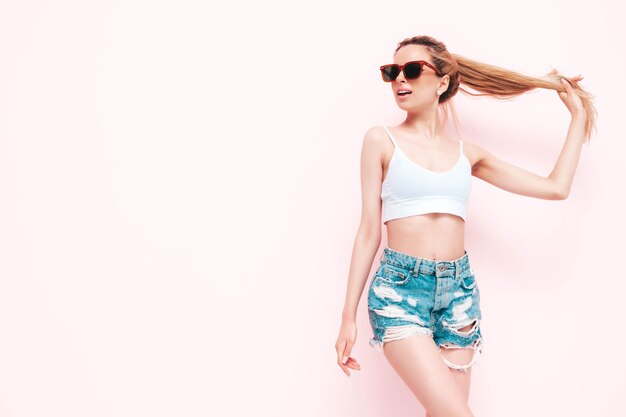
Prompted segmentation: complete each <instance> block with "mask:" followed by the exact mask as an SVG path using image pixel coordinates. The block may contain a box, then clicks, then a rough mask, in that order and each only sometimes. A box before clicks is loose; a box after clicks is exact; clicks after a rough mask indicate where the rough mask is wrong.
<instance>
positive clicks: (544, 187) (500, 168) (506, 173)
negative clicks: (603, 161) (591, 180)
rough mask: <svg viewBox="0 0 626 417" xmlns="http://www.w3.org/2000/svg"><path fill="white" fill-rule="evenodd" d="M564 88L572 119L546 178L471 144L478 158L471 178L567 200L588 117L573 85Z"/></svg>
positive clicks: (522, 192)
mask: <svg viewBox="0 0 626 417" xmlns="http://www.w3.org/2000/svg"><path fill="white" fill-rule="evenodd" d="M565 89H566V90H565V91H566V92H569V94H564V93H560V95H559V97H560V98H561V99H562V100H563V102H564V103H565V104H566V105H567V108H568V109H569V110H570V113H571V115H572V119H571V122H570V125H569V129H568V131H567V137H566V138H565V143H564V144H563V149H562V150H561V153H560V154H559V158H558V160H557V161H556V164H555V166H554V168H553V169H552V172H551V173H550V175H548V176H547V177H543V176H540V175H537V174H533V173H532V172H529V171H527V170H525V169H523V168H520V167H517V166H515V165H512V164H509V163H508V162H505V161H503V160H501V159H499V158H497V157H496V156H495V155H493V154H492V153H490V152H488V151H486V150H485V149H484V148H483V147H481V146H479V145H476V144H473V143H468V147H467V151H468V153H471V154H473V158H475V162H474V165H473V167H472V175H474V176H475V177H477V178H480V179H482V180H484V181H487V182H488V183H490V184H493V185H495V186H496V187H498V188H502V189H503V190H506V191H510V192H512V193H515V194H521V195H525V196H529V197H536V198H543V199H546V200H563V199H565V198H567V196H568V195H569V192H570V189H571V188H572V181H573V180H574V174H575V173H576V167H577V166H578V160H579V159H580V152H581V148H582V144H583V142H584V130H585V123H586V121H587V115H586V113H585V112H584V111H583V110H582V104H581V103H580V99H579V98H578V96H576V95H575V94H574V93H573V92H572V90H571V86H569V84H566V87H565ZM561 94H563V95H561Z"/></svg>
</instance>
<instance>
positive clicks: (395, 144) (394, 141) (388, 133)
mask: <svg viewBox="0 0 626 417" xmlns="http://www.w3.org/2000/svg"><path fill="white" fill-rule="evenodd" d="M383 127H384V128H385V130H386V131H387V135H389V139H391V141H392V142H393V146H395V147H398V144H397V143H396V140H395V139H394V138H393V135H392V134H391V132H390V131H389V129H388V128H387V126H383Z"/></svg>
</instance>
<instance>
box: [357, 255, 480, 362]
mask: <svg viewBox="0 0 626 417" xmlns="http://www.w3.org/2000/svg"><path fill="white" fill-rule="evenodd" d="M367 306H368V315H369V320H370V324H371V326H372V330H373V333H374V337H373V338H372V339H370V341H369V344H370V346H372V347H376V348H378V350H380V351H381V352H382V348H383V344H384V343H385V342H388V341H392V340H398V339H403V338H405V337H409V336H412V335H416V334H420V335H429V336H431V337H432V338H433V340H434V342H435V344H436V345H437V347H438V348H439V351H441V347H442V346H443V347H446V348H467V347H471V348H473V351H474V354H473V356H472V360H471V362H469V363H467V364H463V365H458V364H454V363H452V362H450V361H448V360H447V359H446V358H445V357H443V355H442V357H443V360H444V362H446V364H447V365H448V366H449V367H451V368H454V369H459V370H462V371H465V372H467V369H468V368H469V367H470V366H472V365H473V364H474V363H476V360H477V359H478V357H479V356H480V354H481V352H482V346H483V337H482V333H481V330H480V321H481V319H482V314H481V312H480V290H479V289H478V283H477V281H476V276H475V275H474V270H473V269H472V267H471V265H470V261H469V257H468V254H467V251H464V255H463V256H461V257H460V258H457V259H453V260H450V261H439V260H435V259H426V258H420V257H415V256H411V255H408V254H405V253H402V252H398V251H396V250H393V249H391V248H389V247H385V248H384V250H383V254H382V256H381V258H380V266H379V268H378V270H377V271H376V273H375V274H374V277H373V278H372V281H371V284H370V287H369V291H368V296H367ZM470 324H473V325H472V327H471V328H470V329H469V330H459V329H462V328H463V327H466V326H468V325H470Z"/></svg>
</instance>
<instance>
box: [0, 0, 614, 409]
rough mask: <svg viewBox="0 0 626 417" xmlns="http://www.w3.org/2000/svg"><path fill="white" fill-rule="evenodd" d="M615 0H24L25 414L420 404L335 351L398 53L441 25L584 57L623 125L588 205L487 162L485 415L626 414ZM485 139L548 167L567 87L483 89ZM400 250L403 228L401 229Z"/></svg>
mask: <svg viewBox="0 0 626 417" xmlns="http://www.w3.org/2000/svg"><path fill="white" fill-rule="evenodd" d="M620 16H621V15H620V14H619V13H618V7H617V5H616V3H615V2H608V1H600V2H595V3H593V4H591V3H581V2H574V3H572V2H565V1H560V2H551V3H545V2H530V3H528V2H525V3H520V4H519V5H518V7H517V8H516V9H515V10H514V11H511V10H510V9H506V10H505V9H504V8H503V6H502V3H501V2H478V3H477V2H471V3H468V2H457V1H453V2H447V3H445V4H444V3H424V2H420V3H417V2H402V1H400V2H392V3H388V2H387V3H383V2H363V1H359V2H340V3H337V2H324V1H322V2H315V3H314V4H313V3H312V4H311V7H309V8H307V7H305V6H304V5H302V4H300V3H294V2H287V1H283V2H245V3H229V4H228V5H227V4H225V3H224V2H221V3H213V2H200V1H195V2H194V1H179V2H169V3H167V2H148V1H137V0H131V1H124V2H115V1H113V2H111V1H109V2H79V1H57V2H46V1H30V2H24V1H20V2H17V1H4V2H2V3H1V4H0V114H1V115H2V116H1V117H0V170H1V171H0V415H1V416H2V417H40V416H62V417H74V416H76V417H84V416H103V417H104V416H120V417H122V416H123V417H129V416H132V417H137V416H150V417H159V416H173V415H180V416H186V417H189V416H247V415H257V416H271V417H277V416H294V415H297V416H301V417H319V416H333V417H350V416H359V417H369V416H372V417H373V416H391V415H393V416H398V417H401V416H407V417H408V416H416V415H421V414H420V413H423V410H422V408H421V406H420V404H419V403H418V402H417V400H416V399H414V398H413V396H412V395H411V393H410V392H409V390H408V389H407V388H406V387H405V386H404V384H403V383H402V382H401V380H400V379H399V378H398V377H397V376H396V375H395V373H394V372H393V371H392V370H391V368H390V366H389V365H388V364H387V362H386V361H385V359H384V357H383V356H381V355H380V354H379V353H377V352H376V351H374V350H373V349H371V348H370V347H369V345H368V344H367V340H368V338H369V337H370V336H371V329H370V328H369V324H368V322H367V316H366V302H365V297H363V301H362V302H361V304H360V305H359V317H358V326H359V336H358V337H359V339H358V342H357V346H356V347H355V349H354V351H353V356H355V357H357V359H358V360H359V361H360V363H361V364H362V370H361V371H360V372H353V373H352V376H351V377H350V378H347V377H346V376H345V374H344V373H343V372H341V370H340V369H339V367H338V366H337V364H336V363H335V351H334V346H333V345H334V342H335V338H336V336H337V331H338V326H339V319H340V314H341V310H342V307H343V306H342V303H343V299H344V294H345V293H344V291H345V284H346V279H347V271H348V267H349V261H350V253H351V249H352V244H353V239H354V235H355V233H356V230H357V226H358V222H359V215H360V204H361V203H360V189H359V187H360V186H359V152H360V146H361V140H362V137H363V134H364V133H365V131H366V130H367V129H368V128H369V127H371V126H375V125H381V124H386V125H392V126H393V125H395V124H398V123H400V122H401V121H402V119H403V116H404V114H403V113H402V112H401V111H400V110H399V109H398V108H397V107H396V105H395V103H394V100H393V97H392V96H391V94H390V91H389V86H388V85H384V84H383V83H382V82H381V80H380V77H379V73H378V66H379V65H381V64H383V63H388V62H390V61H391V59H392V53H393V50H394V49H395V46H396V44H397V43H398V42H399V41H401V40H402V39H404V38H405V37H410V36H413V35H418V34H429V35H432V36H434V37H436V38H438V39H440V40H442V41H444V42H445V43H446V44H447V46H448V48H449V50H450V51H452V52H456V53H461V54H464V55H466V56H468V57H471V58H474V59H478V60H482V61H484V62H488V63H492V64H494V65H499V66H504V67H507V68H510V69H514V70H517V71H520V72H524V73H527V74H530V75H542V74H546V73H547V72H548V71H549V70H550V68H551V67H555V68H557V69H559V70H560V71H561V72H563V73H565V74H568V75H576V74H578V73H582V74H583V75H584V77H585V79H584V80H583V82H582V84H583V85H584V86H585V87H586V88H587V89H588V90H589V91H591V92H592V93H594V94H595V95H596V96H597V100H596V106H597V108H598V111H599V119H598V132H597V135H596V136H594V137H593V138H592V141H591V145H590V146H587V145H585V146H584V147H583V152H582V156H581V159H580V163H579V167H578V171H577V174H576V178H575V180H574V185H573V187H572V190H571V193H570V196H569V198H568V199H566V200H563V201H547V200H538V199H531V198H526V197H522V196H519V195H515V194H512V193H508V192H505V191H503V190H500V189H497V188H495V187H493V186H490V185H489V184H487V183H485V182H483V181H481V180H478V179H476V178H474V183H473V189H472V198H471V202H470V206H469V217H468V224H467V230H466V244H467V250H468V252H469V253H471V256H472V262H473V265H474V268H475V271H476V274H477V278H478V279H479V280H480V283H481V297H482V298H481V305H482V310H483V314H484V319H483V321H482V328H483V334H484V336H485V348H484V353H483V356H482V358H481V359H480V363H479V364H477V366H476V367H475V368H474V371H473V381H472V388H471V399H470V405H471V407H472V409H473V410H474V413H475V415H477V416H484V417H488V416H502V415H506V416H510V417H516V416H528V415H533V416H553V415H567V416H572V417H575V416H588V415H594V416H615V415H620V414H621V413H623V412H622V410H623V394H624V390H625V388H626V362H625V361H623V360H622V352H623V346H624V345H625V342H626V340H625V337H624V331H623V324H624V323H625V322H626V309H624V308H623V305H624V303H623V293H624V291H625V290H626V284H624V282H625V281H624V279H625V278H626V272H625V271H626V269H625V268H626V267H625V266H624V264H623V259H624V255H623V254H622V250H623V248H624V244H623V237H624V234H625V232H626V230H625V222H624V216H623V208H624V200H623V198H622V190H623V188H624V186H623V182H624V178H625V175H624V174H625V173H624V170H623V167H624V160H625V159H626V158H625V155H626V144H625V142H624V140H623V136H624V135H623V130H624V129H623V126H622V122H623V120H624V116H623V114H622V113H623V110H622V109H623V99H624V93H625V91H624V86H623V82H622V74H624V73H625V69H626V65H625V64H626V54H625V50H624V46H623V42H622V41H621V40H622V39H624V35H625V33H624V26H623V24H622V21H621V18H620ZM455 102H456V106H457V111H458V113H459V117H460V119H461V121H462V126H461V129H462V130H461V132H462V134H463V135H464V137H465V139H466V140H468V141H474V142H476V143H479V144H481V145H482V146H484V147H485V148H486V149H488V150H490V151H492V152H493V153H495V154H496V155H498V156H499V157H501V158H502V159H504V160H506V161H508V162H510V163H513V164H516V165H518V166H520V167H522V168H525V169H527V170H530V171H532V172H534V173H537V174H540V175H548V174H549V172H550V170H551V169H552V167H553V165H554V163H555V161H556V158H557V156H558V153H559V150H560V147H561V145H562V143H563V141H564V139H565V134H566V132H567V126H568V122H569V121H568V117H569V114H568V113H567V110H566V109H565V107H564V106H563V104H562V103H561V101H560V100H559V99H558V97H557V95H556V93H555V92H552V91H535V92H532V93H531V94H527V95H525V96H523V97H520V98H519V99H517V100H514V101H511V102H504V101H502V102H500V101H496V100H493V99H487V98H483V99H477V98H471V97H466V96H463V95H462V94H459V95H457V97H456V98H455ZM384 244H385V242H383V245H384Z"/></svg>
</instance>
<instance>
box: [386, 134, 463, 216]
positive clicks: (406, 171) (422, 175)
mask: <svg viewBox="0 0 626 417" xmlns="http://www.w3.org/2000/svg"><path fill="white" fill-rule="evenodd" d="M383 127H384V128H385V131H387V134H388V135H389V138H390V139H391V141H392V142H393V145H394V147H395V149H394V151H393V155H392V157H391V160H390V161H389V169H388V171H387V176H386V177H385V180H384V181H383V183H382V191H381V199H382V202H383V223H387V221H389V220H392V219H397V218H400V217H408V216H415V215H419V214H426V213H450V214H454V215H456V216H459V217H461V218H462V219H463V221H465V218H466V215H467V202H468V200H469V195H470V190H471V186H472V165H471V163H470V161H469V160H468V159H467V157H466V156H465V154H464V153H463V141H460V154H459V158H458V160H457V163H456V165H454V167H452V168H451V169H449V170H448V171H445V172H435V171H431V170H429V169H427V168H424V167H423V166H421V165H419V164H417V163H415V162H413V160H411V159H409V157H408V156H407V155H406V154H405V153H404V152H402V149H400V147H399V146H398V144H397V142H396V140H395V139H394V138H393V135H392V134H391V132H390V131H389V129H388V128H387V126H383Z"/></svg>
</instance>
